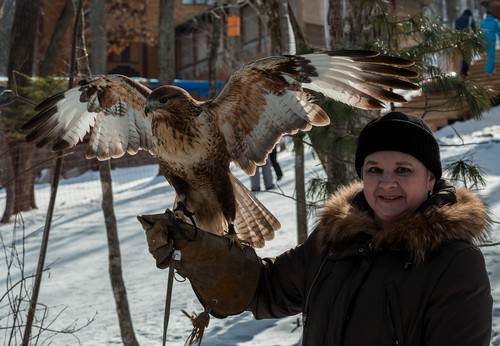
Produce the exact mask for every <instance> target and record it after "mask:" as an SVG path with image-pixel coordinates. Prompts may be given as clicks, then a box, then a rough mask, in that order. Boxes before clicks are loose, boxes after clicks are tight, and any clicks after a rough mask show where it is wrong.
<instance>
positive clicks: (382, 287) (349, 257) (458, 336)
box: [148, 112, 492, 346]
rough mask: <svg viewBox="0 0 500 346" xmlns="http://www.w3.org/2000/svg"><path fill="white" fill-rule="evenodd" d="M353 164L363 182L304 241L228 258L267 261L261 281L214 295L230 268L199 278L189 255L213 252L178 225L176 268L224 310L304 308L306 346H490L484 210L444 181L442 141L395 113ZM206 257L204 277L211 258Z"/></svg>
mask: <svg viewBox="0 0 500 346" xmlns="http://www.w3.org/2000/svg"><path fill="white" fill-rule="evenodd" d="M355 167H356V171H357V173H358V175H359V177H360V178H361V180H362V181H361V182H359V183H354V184H352V185H351V186H349V187H345V188H342V189H340V190H339V191H338V192H337V193H335V194H334V195H333V196H332V197H331V198H330V199H329V200H328V201H327V202H326V205H325V207H324V210H323V211H322V213H321V216H320V218H319V221H318V223H317V226H316V227H315V230H314V231H313V233H312V234H311V235H310V236H309V238H308V239H307V240H306V241H305V242H304V243H303V244H302V245H299V246H298V247H296V248H294V249H291V250H289V251H287V252H285V253H284V254H282V255H280V256H278V257H277V258H267V259H257V260H255V261H254V262H252V260H249V261H246V262H243V261H242V260H241V258H242V257H243V256H242V255H241V254H242V251H241V250H239V249H234V247H233V248H232V249H231V250H229V252H230V254H224V255H225V257H224V262H228V263H230V264H228V265H227V266H229V267H238V268H240V272H244V273H251V272H252V270H253V269H254V267H258V271H257V272H258V274H257V277H260V279H256V280H255V282H256V284H255V285H253V283H252V282H251V280H249V279H248V277H247V278H242V279H238V278H235V277H234V276H233V277H232V281H231V283H232V284H234V283H235V282H237V281H238V280H241V281H242V283H241V285H240V286H241V287H240V288H239V289H236V290H234V291H236V292H237V294H236V293H233V292H232V291H231V290H228V289H225V288H224V289H221V290H220V292H219V291H218V292H210V293H209V294H208V295H205V294H204V292H202V291H204V290H205V287H216V286H217V285H219V284H221V283H223V282H227V281H229V280H227V277H229V275H226V274H227V273H228V272H229V271H230V270H229V269H227V270H226V265H221V264H220V262H219V263H218V264H217V265H215V266H214V267H216V269H215V272H216V273H217V274H216V275H207V276H208V278H206V279H204V280H201V281H200V282H197V280H199V278H200V277H201V276H202V274H200V273H201V272H200V271H198V272H196V273H195V271H193V270H190V269H186V267H187V266H188V265H187V264H188V262H191V263H190V264H194V263H195V256H190V255H189V252H190V251H191V252H193V249H197V250H196V251H198V250H199V249H203V248H204V247H203V246H198V247H197V246H191V247H189V246H190V245H192V244H195V243H196V241H194V242H192V243H189V245H188V246H186V247H184V246H183V244H181V243H182V241H181V240H180V239H179V237H178V236H176V235H175V233H176V232H173V231H172V230H171V229H172V227H170V230H169V234H170V236H171V237H172V238H173V239H174V243H175V245H176V246H177V245H178V247H179V248H180V249H181V252H183V256H184V255H186V256H187V257H186V258H184V257H183V258H184V259H183V260H181V261H179V262H176V267H177V269H178V271H179V272H180V273H181V274H182V275H185V276H187V277H188V278H190V280H191V283H192V284H193V288H194V289H195V291H196V292H197V293H198V296H199V297H200V299H201V301H202V303H204V305H207V303H209V304H208V305H210V309H212V308H213V307H214V306H215V309H213V310H210V309H209V310H208V312H212V313H213V312H215V313H216V315H218V314H221V310H217V307H218V306H221V307H222V305H223V304H224V302H225V301H231V302H233V304H234V302H241V301H242V302H241V306H242V307H243V309H245V308H246V309H247V310H251V311H252V312H253V314H254V316H255V317H256V318H276V317H284V316H289V315H294V314H298V313H302V316H303V327H304V328H303V345H353V346H354V345H356V346H358V345H370V346H373V345H474V346H478V345H489V340H490V334H491V319H492V297H491V294H490V285H489V281H488V275H487V272H486V269H485V263H484V258H483V255H482V253H481V251H480V250H479V249H478V248H477V247H476V246H474V245H473V243H474V242H477V241H479V240H481V239H483V238H484V237H485V236H486V228H487V225H488V217H487V212H486V209H485V207H484V205H483V203H482V202H481V200H480V199H479V198H478V197H477V196H475V195H474V194H473V193H472V192H470V191H468V190H465V189H458V190H457V191H455V189H454V188H453V186H451V185H449V184H447V183H446V182H444V181H443V180H441V174H442V171H441V161H440V155H439V145H438V143H437V141H436V140H435V138H434V136H433V134H432V132H431V131H430V129H429V128H428V126H427V125H426V124H425V123H424V121H423V120H421V119H420V118H418V117H415V116H410V115H405V114H403V113H398V112H392V113H389V114H387V115H385V116H383V117H381V118H378V119H376V120H374V121H372V122H370V123H369V124H368V125H367V126H366V127H365V128H364V129H363V130H362V132H361V133H360V135H359V140H358V146H357V151H356V159H355ZM148 239H150V237H149V236H148ZM205 245H206V244H205ZM211 248H212V249H215V247H214V246H213V247H211ZM183 249H184V250H189V249H191V250H190V251H184V250H183ZM226 252H227V251H226ZM248 252H249V251H246V252H245V256H246V257H247V258H248V257H249V255H248ZM250 252H251V251H250ZM196 253H197V255H196V260H197V261H199V256H202V257H203V255H199V253H198V252H196ZM153 254H154V252H153ZM211 255H213V253H211ZM250 257H251V256H250ZM155 258H157V259H158V257H157V256H155ZM207 258H208V256H207ZM199 263H203V265H204V268H203V274H205V273H206V272H207V265H206V264H207V262H206V261H201V262H199ZM249 263H250V264H249ZM254 263H258V264H254ZM241 268H244V269H243V270H242V269H241ZM221 273H224V274H221ZM259 273H260V274H259ZM205 275H206V274H205ZM223 278H225V279H223ZM196 282H197V283H196ZM214 291H217V289H215V290H214ZM200 292H201V293H200ZM245 293H248V294H246V295H245ZM242 295H243V296H242ZM208 297H212V298H208ZM210 301H211V302H212V303H210ZM250 301H251V302H250ZM214 304H215V305H214ZM238 312H239V311H230V312H229V313H225V312H224V311H222V315H224V314H226V315H230V314H236V313H238Z"/></svg>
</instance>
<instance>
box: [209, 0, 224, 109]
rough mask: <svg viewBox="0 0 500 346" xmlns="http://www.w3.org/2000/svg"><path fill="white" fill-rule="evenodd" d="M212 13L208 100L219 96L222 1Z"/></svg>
mask: <svg viewBox="0 0 500 346" xmlns="http://www.w3.org/2000/svg"><path fill="white" fill-rule="evenodd" d="M216 6H217V7H216V8H215V9H214V11H212V37H211V39H210V50H209V52H208V98H209V99H212V98H214V97H215V96H216V95H217V92H218V88H217V58H218V55H219V46H220V39H221V36H222V35H221V34H222V32H221V31H222V18H223V17H222V15H223V11H222V7H221V5H220V1H219V2H217V4H216Z"/></svg>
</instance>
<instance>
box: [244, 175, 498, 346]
mask: <svg viewBox="0 0 500 346" xmlns="http://www.w3.org/2000/svg"><path fill="white" fill-rule="evenodd" d="M360 190H361V185H360V184H354V185H352V186H350V187H347V188H344V189H342V190H340V191H339V192H338V193H336V194H335V195H334V196H333V197H332V198H330V199H329V201H328V202H327V204H326V206H325V208H324V211H323V212H322V215H321V217H320V219H319V222H318V225H317V227H316V229H315V231H314V232H313V233H312V234H311V236H310V237H309V238H308V240H307V241H306V242H305V243H304V244H302V245H300V246H298V247H297V248H295V249H292V250H290V251H288V252H286V253H284V254H282V255H281V256H279V257H277V258H276V259H264V260H263V261H262V263H263V264H262V274H261V275H262V279H261V285H260V288H259V291H258V294H257V295H256V297H255V298H254V301H253V303H252V305H251V307H250V308H251V310H252V312H253V313H254V315H255V317H256V318H269V317H284V316H289V315H293V314H297V313H302V314H303V321H304V332H303V341H302V342H303V345H313V346H316V345H329V346H340V345H343V346H347V345H352V346H360V345H363V346H364V345H370V346H377V345H400V346H402V345H404V346H406V345H439V346H443V345H470V346H479V345H489V340H490V334H491V319H492V297H491V294H490V285H489V281H488V275H487V272H486V269H485V263H484V258H483V255H482V253H481V251H480V250H479V249H478V248H477V247H476V246H474V245H473V243H474V242H477V241H479V240H482V239H484V237H485V236H486V228H487V224H488V221H487V220H488V217H487V214H486V209H485V207H484V205H483V203H482V202H481V200H480V199H479V198H478V197H476V196H475V195H474V194H473V193H472V192H469V191H467V190H459V191H457V203H455V204H451V205H444V206H442V207H440V208H436V207H432V208H428V209H427V210H425V211H424V212H418V213H416V214H414V215H412V216H410V217H408V218H406V219H404V220H401V221H400V222H399V223H398V224H397V225H395V226H394V227H391V228H386V229H380V227H379V226H377V225H376V224H375V222H374V219H373V217H372V214H371V212H370V210H369V208H366V207H354V206H353V199H354V197H355V195H356V193H357V192H359V191H360Z"/></svg>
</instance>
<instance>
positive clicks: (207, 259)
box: [137, 210, 260, 317]
mask: <svg viewBox="0 0 500 346" xmlns="http://www.w3.org/2000/svg"><path fill="white" fill-rule="evenodd" d="M137 218H138V219H139V221H140V222H141V224H142V227H143V228H144V230H145V231H146V238H147V240H148V247H149V251H150V252H151V254H152V255H153V257H154V258H155V259H156V265H157V266H158V268H162V269H163V268H166V267H168V265H169V263H170V261H171V260H173V259H172V254H173V253H174V249H175V250H180V258H179V259H174V260H175V269H176V270H177V272H178V273H179V274H180V275H182V276H183V277H186V278H188V279H189V281H190V283H191V286H192V287H193V290H194V292H195V293H196V295H197V296H198V299H199V300H200V301H201V303H202V304H203V305H204V306H205V307H206V306H207V305H209V304H210V305H212V306H211V307H212V310H211V314H213V315H215V316H217V317H225V316H230V315H237V314H240V313H241V312H243V311H245V309H246V308H247V307H248V306H249V305H250V302H251V301H252V298H253V296H254V294H255V291H256V289H257V285H258V283H259V276H260V260H259V258H258V257H257V254H256V253H255V251H254V249H253V248H252V247H250V246H244V248H243V250H241V249H240V248H239V247H237V246H235V245H233V244H232V243H231V241H230V240H229V239H228V238H226V237H222V236H218V235H214V234H212V233H208V232H206V231H203V230H201V229H199V228H196V227H194V226H193V225H191V224H188V223H185V222H182V221H179V220H177V219H175V218H174V216H173V214H172V212H171V211H169V210H167V212H166V213H164V214H155V215H142V216H138V217H137Z"/></svg>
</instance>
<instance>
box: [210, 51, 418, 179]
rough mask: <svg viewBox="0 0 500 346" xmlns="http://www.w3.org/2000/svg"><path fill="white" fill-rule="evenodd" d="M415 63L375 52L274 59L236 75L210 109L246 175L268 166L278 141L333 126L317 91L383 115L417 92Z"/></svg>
mask: <svg viewBox="0 0 500 346" xmlns="http://www.w3.org/2000/svg"><path fill="white" fill-rule="evenodd" d="M412 64H413V62H411V61H409V60H406V59H402V58H397V57H387V56H383V55H380V54H379V53H376V52H372V51H361V50H360V51H336V52H322V53H313V54H305V55H297V56H275V57H269V58H264V59H261V60H257V61H254V62H252V63H249V64H247V65H244V66H242V67H240V68H239V69H237V70H235V71H234V72H233V74H232V75H231V77H230V78H229V80H228V82H227V83H226V85H225V86H224V88H223V89H222V91H221V93H220V94H219V95H218V96H217V98H216V99H214V100H213V101H212V102H211V104H210V111H211V112H212V113H213V114H215V115H216V116H215V118H216V119H217V123H218V126H219V129H220V130H221V132H222V133H223V135H224V138H225V140H226V148H227V150H228V152H229V153H230V156H231V159H232V160H233V161H234V162H236V163H237V165H238V166H239V167H240V168H241V169H243V170H244V171H245V172H246V173H247V174H250V175H252V174H253V173H254V172H255V167H256V165H260V164H262V163H264V162H265V160H266V158H267V156H268V153H269V152H270V151H271V150H272V149H273V147H274V145H275V144H276V142H278V141H279V138H280V137H281V136H283V135H285V134H293V133H296V132H297V131H309V130H310V129H311V127H312V126H325V125H328V124H329V118H328V116H327V115H326V113H325V112H324V111H323V110H322V109H321V108H320V107H319V106H318V105H316V104H315V103H314V98H313V95H312V94H311V91H315V92H317V93H319V94H322V95H324V96H325V97H327V98H331V99H334V100H337V101H340V102H343V103H346V104H348V105H351V106H353V107H357V108H361V109H368V110H369V109H382V108H384V107H385V102H389V101H390V102H405V101H406V100H405V98H404V97H403V96H402V95H400V94H398V93H397V92H395V91H394V89H398V90H414V89H418V88H419V87H418V85H415V84H413V83H412V82H411V81H410V80H409V79H410V78H414V77H416V76H417V73H416V72H414V71H411V70H409V69H407V68H406V67H408V66H411V65H412Z"/></svg>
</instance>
